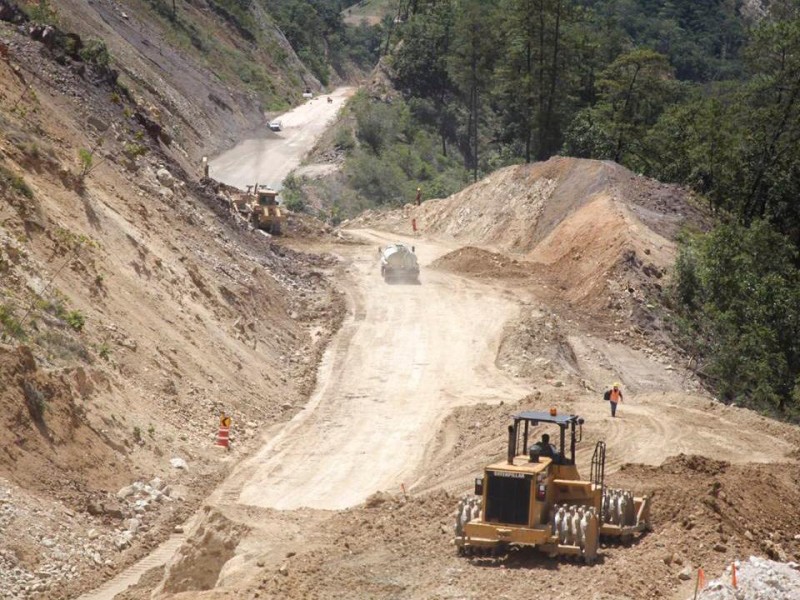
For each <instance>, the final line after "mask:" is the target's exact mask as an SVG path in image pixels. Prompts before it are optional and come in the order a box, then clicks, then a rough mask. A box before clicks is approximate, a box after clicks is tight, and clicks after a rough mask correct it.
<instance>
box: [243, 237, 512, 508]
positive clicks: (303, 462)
mask: <svg viewBox="0 0 800 600" xmlns="http://www.w3.org/2000/svg"><path fill="white" fill-rule="evenodd" d="M356 235H358V237H359V238H361V239H364V240H368V241H369V244H370V245H368V246H356V247H355V250H356V252H354V253H351V255H350V256H348V257H347V259H348V265H349V266H348V269H347V271H346V273H347V274H346V283H347V284H348V288H349V290H348V296H349V298H350V301H351V307H350V310H351V316H350V319H349V320H348V323H347V325H346V326H345V327H344V329H343V330H342V331H341V332H340V333H339V340H338V341H337V343H336V345H335V346H334V347H333V349H332V352H331V355H330V356H329V357H328V358H327V361H328V362H327V363H326V365H325V366H324V367H323V371H324V372H325V376H324V377H323V378H322V383H321V386H320V388H319V389H318V390H317V392H316V394H315V396H314V397H313V398H312V400H311V402H310V404H309V405H308V407H307V408H306V410H304V411H303V412H302V413H300V414H298V415H297V417H295V419H294V421H293V422H292V425H291V426H290V427H288V428H287V429H286V430H285V431H284V432H282V434H281V435H280V436H279V437H278V438H277V439H275V440H274V441H273V442H272V443H270V444H268V445H267V446H265V447H264V449H263V450H262V451H261V452H259V453H258V455H257V456H255V458H254V459H253V461H252V464H246V465H245V467H246V469H248V470H250V469H251V470H253V471H254V473H253V475H252V476H251V477H250V478H249V479H248V481H247V482H246V484H245V485H244V488H243V490H242V494H241V497H240V502H242V503H244V504H252V505H255V506H263V507H271V508H280V509H292V508H299V507H303V506H306V507H311V508H325V509H342V508H347V507H349V506H353V505H355V504H358V503H360V502H363V501H364V500H365V499H366V498H367V496H369V495H370V494H372V493H374V492H375V491H377V490H384V489H391V490H395V489H400V486H401V484H403V483H406V484H408V483H410V482H411V481H413V478H414V475H415V471H416V470H417V469H418V468H419V467H420V466H421V465H420V463H421V460H422V458H423V456H424V453H425V449H426V446H427V444H428V443H429V442H430V441H431V440H433V438H434V436H435V433H436V429H437V426H438V425H439V423H440V422H441V420H442V419H443V418H444V417H445V416H446V415H447V414H448V412H449V411H450V410H451V409H452V408H453V407H454V406H458V405H465V404H473V403H478V402H498V401H500V400H501V399H503V398H516V397H519V396H520V395H523V394H524V393H526V388H525V386H523V385H522V383H521V382H516V383H515V382H513V381H512V380H511V379H510V378H509V377H508V376H506V375H504V374H502V373H501V372H500V371H499V370H498V369H497V368H496V367H495V366H494V364H493V363H494V356H495V355H496V353H497V346H498V344H499V338H500V333H501V331H502V326H503V323H504V322H505V321H506V320H507V319H508V318H510V317H511V316H513V315H514V314H515V312H516V310H517V307H516V306H515V304H514V303H513V302H510V301H508V300H507V299H504V298H503V297H502V294H500V293H499V292H493V291H492V290H490V289H487V288H486V286H482V285H476V284H473V283H471V282H469V281H468V280H465V279H462V278H457V277H454V276H452V275H449V274H447V273H437V272H429V273H428V274H426V276H425V277H424V279H423V281H422V284H421V285H386V284H385V283H384V282H383V280H382V279H381V278H380V276H379V272H378V267H377V259H378V253H377V247H378V246H379V245H380V244H381V243H383V244H386V243H388V238H385V237H383V236H381V235H380V234H379V233H377V232H370V231H364V232H356ZM411 243H413V241H412V242H411ZM443 251H444V249H443V248H442V247H441V246H439V245H435V244H429V243H426V244H425V245H421V246H420V247H419V248H418V252H419V256H420V260H421V262H422V264H423V265H425V264H427V263H428V262H430V261H431V260H433V259H434V258H436V257H437V256H438V255H439V254H441V253H442V252H443ZM487 305H491V307H492V309H491V310H486V307H487ZM365 461H366V462H367V463H368V464H369V467H368V468H365Z"/></svg>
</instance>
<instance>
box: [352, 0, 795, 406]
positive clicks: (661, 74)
mask: <svg viewBox="0 0 800 600" xmlns="http://www.w3.org/2000/svg"><path fill="white" fill-rule="evenodd" d="M384 31H385V34H386V39H385V44H384V49H385V50H386V52H387V54H386V56H385V57H384V63H385V64H386V65H387V66H388V71H389V73H390V76H391V77H392V80H393V84H394V85H395V87H396V88H397V89H398V90H399V91H400V93H401V97H400V98H398V99H396V100H395V101H393V102H391V103H390V104H389V105H387V103H386V102H385V101H380V102H379V101H373V102H371V103H370V102H368V101H367V99H366V98H364V97H361V98H359V99H357V101H356V103H355V105H354V108H353V111H354V114H355V117H356V121H357V122H356V126H355V128H354V131H355V136H356V140H357V141H359V142H360V143H359V144H356V143H354V142H353V141H352V140H351V141H349V142H346V143H343V144H342V147H343V148H345V149H346V150H347V153H348V160H347V162H346V173H347V174H348V176H349V178H350V181H351V184H352V185H353V187H354V189H355V190H356V196H358V197H359V198H360V199H361V200H360V204H361V205H363V204H364V203H368V202H370V201H372V202H378V203H388V204H392V203H398V202H404V201H408V199H409V198H410V197H411V194H412V190H413V189H414V187H415V186H416V185H417V184H420V185H422V186H423V189H424V190H425V195H426V196H427V197H431V196H443V195H446V194H448V193H451V192H453V191H456V189H458V188H459V187H462V186H463V185H465V184H466V183H467V181H468V180H469V179H477V178H480V177H481V176H483V175H484V174H487V173H489V172H491V171H492V170H494V169H496V168H498V167H501V166H504V165H508V164H513V163H517V162H530V161H536V160H544V159H547V158H549V157H550V156H553V155H555V154H564V155H570V156H576V157H586V158H595V159H608V160H614V161H617V162H619V163H621V164H623V165H625V166H627V167H629V168H631V169H633V170H635V171H636V172H639V173H642V174H646V175H649V176H652V177H655V178H658V179H660V180H663V181H669V182H677V183H681V184H684V185H687V186H690V187H691V188H693V189H694V190H696V191H697V192H698V194H699V195H700V197H701V198H705V199H706V200H707V201H708V203H709V204H710V206H711V207H712V208H713V210H714V211H715V212H716V214H717V215H718V218H719V220H720V223H722V224H723V225H721V226H720V227H719V228H718V229H717V230H716V231H714V232H712V233H711V234H709V235H706V236H702V235H699V234H691V233H687V234H686V236H685V242H684V245H683V248H682V250H681V256H680V259H679V261H678V267H677V268H676V277H675V278H674V279H675V286H674V288H673V290H672V292H671V296H670V297H669V298H666V299H665V300H666V301H667V302H668V303H670V304H671V307H672V309H673V310H672V311H671V312H672V314H673V318H674V319H675V320H676V322H677V325H678V327H679V328H680V329H681V331H682V332H683V343H684V345H685V347H687V349H689V350H691V352H692V354H693V355H694V356H698V357H700V367H699V373H700V374H701V375H702V376H704V377H705V378H706V379H707V381H708V383H709V385H711V386H712V387H714V388H715V389H716V390H717V391H718V392H719V394H720V395H721V396H722V397H723V398H724V399H726V400H729V401H732V400H737V401H744V402H749V403H751V404H753V405H756V406H758V407H760V408H763V409H767V410H776V411H779V412H781V413H783V414H784V415H790V416H791V415H792V414H795V415H796V414H797V412H798V407H800V271H798V267H799V266H800V258H799V257H798V248H800V2H798V0H773V1H772V2H767V1H761V2H758V1H755V0H748V1H742V0H401V1H400V2H399V11H398V13H397V17H396V18H394V19H392V20H389V19H387V20H386V21H385V23H384ZM351 204H352V205H358V204H359V202H353V201H351Z"/></svg>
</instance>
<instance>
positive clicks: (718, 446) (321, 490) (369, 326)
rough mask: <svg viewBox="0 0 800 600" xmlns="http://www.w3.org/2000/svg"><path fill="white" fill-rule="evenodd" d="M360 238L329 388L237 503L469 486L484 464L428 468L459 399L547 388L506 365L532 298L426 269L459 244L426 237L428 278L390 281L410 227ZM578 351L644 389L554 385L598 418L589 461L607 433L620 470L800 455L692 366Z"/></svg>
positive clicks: (255, 463)
mask: <svg viewBox="0 0 800 600" xmlns="http://www.w3.org/2000/svg"><path fill="white" fill-rule="evenodd" d="M353 234H354V235H356V236H357V237H358V238H360V239H361V240H364V241H366V242H367V244H368V245H366V246H353V247H351V248H350V249H348V250H347V251H346V253H345V255H343V256H342V259H343V261H344V263H345V264H346V265H347V268H346V278H345V280H343V282H342V285H343V287H344V288H345V289H346V290H347V293H348V296H349V304H350V310H351V315H350V317H349V318H348V320H347V321H346V323H345V325H344V326H343V329H342V330H341V331H340V333H339V334H338V336H337V338H336V340H335V341H334V343H333V344H332V346H331V347H330V348H329V351H328V353H327V356H326V358H325V360H324V363H323V365H322V366H321V369H320V373H319V379H318V388H317V390H316V392H315V394H314V395H313V396H312V398H311V400H310V402H309V403H308V405H307V406H306V407H305V409H304V410H303V411H302V412H300V413H298V415H297V416H296V417H295V418H294V419H293V420H292V421H291V422H290V423H289V424H288V425H287V426H285V427H284V428H283V429H282V430H280V431H279V432H276V433H275V434H274V435H273V437H272V438H271V439H269V440H268V441H267V443H266V444H265V446H264V447H263V448H262V449H261V450H260V451H259V452H258V453H257V454H256V455H254V456H253V457H252V458H250V459H249V460H248V461H246V462H245V463H243V464H242V465H241V467H240V469H239V471H238V474H237V475H235V476H234V477H232V478H231V479H230V480H229V482H228V483H227V484H226V485H225V486H223V489H224V490H225V492H226V493H225V500H226V501H228V502H238V503H241V504H245V505H251V506H258V507H262V508H273V509H283V510H289V509H297V508H301V507H307V508H316V509H333V510H336V509H343V508H347V507H350V506H353V505H356V504H358V503H360V502H363V501H364V500H365V499H366V498H367V497H368V496H369V495H370V494H372V493H374V492H376V491H390V492H394V493H397V492H400V491H401V489H402V487H405V488H406V489H407V490H410V491H418V490H419V491H421V490H431V489H437V488H445V489H450V490H451V491H455V490H456V488H458V489H459V491H460V490H462V489H466V488H467V487H468V485H469V483H470V481H471V478H472V476H474V474H475V473H474V471H473V470H470V469H472V468H474V465H466V464H465V465H461V466H459V465H453V469H452V471H451V472H450V473H449V474H448V476H446V477H441V476H440V475H437V476H435V477H434V478H433V479H435V483H433V482H432V481H431V480H430V476H431V475H432V474H431V473H430V472H428V471H429V470H430V466H431V465H430V464H428V463H429V462H435V458H433V457H434V455H438V456H441V455H442V454H446V453H447V452H448V451H449V448H447V447H446V446H448V445H449V446H452V445H454V444H455V443H456V440H455V439H452V438H450V439H448V436H447V435H446V431H445V435H444V436H443V438H444V440H445V441H444V442H442V441H441V438H440V441H439V442H438V444H439V446H437V447H434V444H435V443H436V442H435V440H436V435H437V432H439V431H440V430H441V429H442V424H443V421H444V418H445V417H446V416H447V415H448V414H449V413H450V412H451V411H452V409H454V408H455V407H457V406H465V405H471V404H477V403H481V402H485V403H500V402H501V401H504V402H512V403H513V402H516V401H517V400H518V399H520V398H522V397H524V396H526V395H528V394H529V393H530V392H531V389H532V383H537V386H538V382H529V381H526V380H524V379H521V378H518V379H515V378H511V377H509V376H508V375H507V374H505V373H504V372H502V371H500V370H498V368H497V366H496V364H495V363H496V356H497V349H498V346H499V344H500V340H501V337H502V335H503V329H504V326H505V325H506V323H507V322H508V321H509V320H511V319H513V318H514V317H515V316H516V315H517V314H518V312H519V309H520V305H521V302H520V298H518V297H515V296H514V295H513V294H512V293H511V292H509V291H504V290H503V288H502V287H499V286H490V285H486V284H482V283H479V282H476V281H473V280H470V279H467V278H463V277H460V276H457V275H453V274H450V273H446V272H442V271H437V270H432V269H426V268H425V267H426V265H428V264H429V263H430V262H432V261H433V260H435V259H436V258H437V257H439V256H441V255H442V254H444V253H445V252H447V251H448V250H449V248H448V247H447V246H445V245H442V244H440V243H435V242H433V241H430V240H420V239H417V240H413V239H407V240H405V241H406V243H409V244H415V245H416V250H417V254H418V256H419V258H420V263H421V265H422V267H423V270H422V284H421V285H387V284H385V283H384V282H383V280H382V279H381V277H380V275H379V267H378V247H379V245H381V244H386V243H388V242H390V241H393V240H395V239H396V237H397V236H394V237H391V238H390V237H387V235H386V234H382V233H380V232H378V231H373V230H359V231H354V232H353ZM529 300H530V299H529ZM572 347H573V349H574V351H575V353H576V358H577V361H578V364H579V366H580V368H581V370H582V372H583V374H584V375H586V376H587V377H591V378H592V379H593V380H596V381H595V384H596V385H601V383H598V382H602V381H603V380H604V379H608V378H610V377H612V376H614V373H604V372H602V371H601V372H595V370H594V369H593V368H592V363H591V362H590V358H589V355H591V354H592V353H596V352H600V351H602V352H604V353H605V360H604V361H603V362H605V363H610V364H613V365H614V367H615V373H616V375H619V374H620V372H622V373H623V374H624V375H627V379H628V380H629V381H630V382H631V384H632V385H634V386H636V387H637V388H638V393H637V395H636V396H635V397H634V398H632V399H630V400H629V402H628V403H624V404H623V405H622V407H621V408H620V415H619V417H618V418H616V419H613V420H612V419H611V418H610V416H609V415H608V405H607V403H604V402H600V401H598V399H597V394H590V393H585V392H584V393H583V394H579V393H575V392H572V391H570V392H568V393H565V392H564V390H563V389H561V390H555V389H554V390H552V392H551V396H550V397H551V400H546V402H555V403H558V404H560V405H561V406H562V408H564V409H565V410H566V409H570V410H573V411H576V412H578V413H579V414H581V415H583V416H585V417H586V418H587V422H588V423H589V425H588V426H587V428H586V436H587V440H589V442H587V443H585V444H583V445H582V446H581V449H580V452H579V459H580V460H581V464H584V463H586V462H588V460H589V458H590V457H589V456H588V455H587V453H591V450H592V448H593V446H594V443H593V442H594V440H595V438H597V439H605V440H606V442H607V444H608V446H609V453H610V454H609V456H610V460H609V463H608V469H609V471H610V472H613V471H615V470H616V469H618V468H619V466H620V465H621V464H623V463H625V462H639V463H644V464H651V465H659V464H661V462H662V461H663V460H664V459H666V458H667V457H668V456H672V455H675V454H677V453H680V452H683V453H687V454H700V455H704V456H709V457H712V458H715V459H719V460H728V461H731V462H734V463H736V462H765V463H766V462H782V461H785V460H786V456H787V454H788V453H789V452H790V451H791V450H792V445H791V444H790V443H788V442H787V441H786V440H784V439H782V436H781V430H780V428H776V431H775V432H774V435H769V434H767V433H766V432H765V427H764V423H763V420H762V419H761V418H760V417H757V416H755V415H752V414H751V413H749V412H744V413H741V414H740V413H739V412H737V411H735V410H734V411H731V410H726V409H725V407H721V408H720V409H719V410H713V409H712V408H711V407H709V400H708V398H707V397H704V396H702V395H697V394H692V393H687V392H685V391H683V390H682V381H681V379H682V377H681V376H680V375H678V374H675V375H672V374H671V373H670V372H669V371H665V370H664V365H662V364H660V363H658V362H654V361H650V360H648V358H647V357H646V356H644V355H641V356H640V355H638V354H637V353H635V352H631V351H630V350H628V349H626V348H625V347H624V346H619V347H615V346H612V345H609V344H606V343H604V342H602V341H600V340H597V339H594V338H592V337H591V336H586V337H584V336H582V335H581V334H580V333H579V332H576V334H575V335H574V336H573V338H572ZM567 397H568V398H569V400H567V399H566V398H567ZM720 406H721V405H720ZM498 433H499V432H498ZM499 434H500V433H499ZM442 445H444V446H445V447H444V448H443V447H441V446H442ZM486 458H488V456H486V457H485V458H484V460H485V459H486ZM463 467H466V469H463ZM415 484H417V486H416V487H415ZM401 486H402V487H401ZM222 503H223V504H224V503H225V501H223V502H222Z"/></svg>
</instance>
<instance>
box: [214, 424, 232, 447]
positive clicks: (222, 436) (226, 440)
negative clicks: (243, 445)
mask: <svg viewBox="0 0 800 600" xmlns="http://www.w3.org/2000/svg"><path fill="white" fill-rule="evenodd" d="M230 433H231V428H230V427H220V428H219V431H218V432H217V441H216V442H215V443H214V445H215V446H221V447H222V448H230V444H231V441H230Z"/></svg>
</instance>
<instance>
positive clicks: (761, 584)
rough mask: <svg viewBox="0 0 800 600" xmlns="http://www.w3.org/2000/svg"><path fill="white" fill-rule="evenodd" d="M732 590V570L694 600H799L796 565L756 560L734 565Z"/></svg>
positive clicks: (799, 567) (799, 575)
mask: <svg viewBox="0 0 800 600" xmlns="http://www.w3.org/2000/svg"><path fill="white" fill-rule="evenodd" d="M735 566H736V580H737V581H736V587H735V588H734V587H733V567H728V568H727V570H726V571H725V573H724V574H723V575H722V577H720V578H719V579H715V580H714V581H711V582H709V584H708V585H707V586H706V588H705V589H704V590H703V591H702V592H701V593H700V595H699V596H698V600H796V599H797V598H800V565H798V564H797V563H780V562H775V561H773V560H767V559H765V558H759V557H757V556H751V557H750V559H749V560H747V561H744V562H739V561H737V562H736V563H735Z"/></svg>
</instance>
